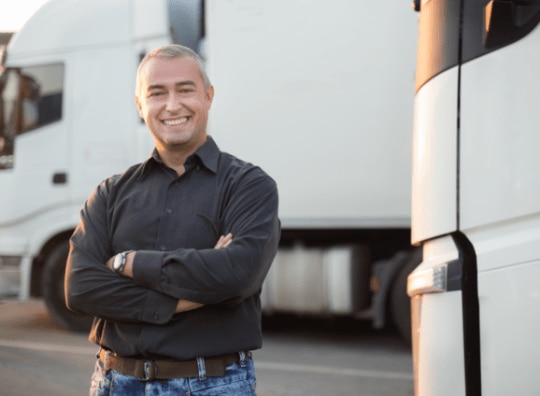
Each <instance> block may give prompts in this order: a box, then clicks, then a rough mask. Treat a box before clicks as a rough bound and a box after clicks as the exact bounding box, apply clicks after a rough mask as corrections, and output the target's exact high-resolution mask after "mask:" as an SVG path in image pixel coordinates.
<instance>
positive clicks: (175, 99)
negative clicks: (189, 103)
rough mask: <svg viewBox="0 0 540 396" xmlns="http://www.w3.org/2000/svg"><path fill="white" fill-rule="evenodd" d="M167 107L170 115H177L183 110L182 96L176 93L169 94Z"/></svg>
mask: <svg viewBox="0 0 540 396" xmlns="http://www.w3.org/2000/svg"><path fill="white" fill-rule="evenodd" d="M165 105H166V110H167V111H168V112H170V113H175V112H177V111H179V110H180V109H182V99H181V96H180V95H179V94H177V93H176V92H173V93H171V94H169V96H168V98H167V103H166V104H165Z"/></svg>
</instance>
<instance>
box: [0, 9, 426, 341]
mask: <svg viewBox="0 0 540 396" xmlns="http://www.w3.org/2000/svg"><path fill="white" fill-rule="evenodd" d="M407 9H408V5H407V4H405V3H404V2H403V1H402V0H392V1H385V2H369V3H364V2H358V1H356V0H338V1H333V2H328V1H312V2H305V1H300V0H294V1H292V0H279V1H276V0H249V1H247V0H245V1H242V0H231V1H223V0H207V1H180V0H177V1H165V0H160V1H156V0H94V1H92V2H89V1H76V0H52V1H50V2H48V3H46V4H45V6H44V7H43V8H41V9H40V10H39V11H38V12H36V13H35V15H34V16H33V17H32V18H31V19H30V20H29V21H28V22H27V24H26V25H25V26H24V27H23V28H22V29H21V30H20V31H19V32H18V33H17V34H16V35H15V36H14V38H13V39H12V41H11V42H10V45H9V47H8V48H7V51H6V53H7V57H6V59H5V62H4V65H3V66H4V71H3V74H2V77H1V79H0V100H1V103H0V121H1V122H0V139H1V141H2V147H1V149H0V164H1V165H0V167H1V168H2V169H0V189H1V191H2V194H1V195H0V256H1V262H0V274H2V273H3V282H4V283H3V291H4V292H7V293H14V294H16V295H18V296H19V297H20V298H28V297H30V296H41V295H43V297H44V299H45V301H46V304H47V306H48V308H49V310H50V313H51V315H52V317H53V318H54V319H55V320H56V321H57V322H58V323H60V324H61V325H62V326H65V327H67V328H70V329H81V328H85V327H86V326H87V322H88V318H85V317H77V316H75V315H74V314H73V313H71V312H69V311H68V310H67V309H66V308H65V304H64V300H63V272H64V265H65V257H66V254H67V250H68V239H69V237H70V235H71V233H72V231H73V229H74V227H75V225H76V224H77V222H78V215H79V210H80V208H81V206H82V204H83V202H84V200H85V199H86V198H87V197H88V195H89V193H90V192H91V190H92V189H93V188H94V186H95V185H96V184H97V183H99V182H100V181H101V180H102V179H103V178H105V177H107V176H109V175H111V174H114V173H119V172H121V171H122V170H123V169H125V168H126V167H127V166H129V165H131V164H133V163H136V162H140V161H142V160H144V159H145V158H146V157H147V156H148V155H149V153H150V151H151V148H152V144H151V139H150V136H149V133H148V132H147V131H146V128H145V126H144V124H143V123H142V122H141V120H140V119H139V117H138V115H137V111H136V107H135V102H134V81H135V71H136V67H137V65H138V62H139V60H140V59H141V57H142V56H143V55H144V54H145V53H146V52H148V51H149V50H151V49H152V48H154V47H156V46H157V45H161V44H166V43H170V42H175V43H179V44H183V45H187V46H189V47H191V48H193V49H195V50H197V51H199V53H201V54H202V55H203V56H204V57H205V59H206V62H207V65H208V72H209V75H210V78H211V80H212V82H213V84H214V86H215V89H216V96H215V100H214V103H213V108H212V110H211V115H210V117H211V118H210V125H209V132H210V133H211V134H212V135H213V136H214V138H215V139H216V141H217V143H218V144H219V146H220V147H221V148H222V149H223V150H225V151H230V152H233V153H234V154H236V155H238V156H239V157H241V158H243V159H246V160H248V161H251V162H253V163H256V164H258V165H260V166H261V167H262V168H263V169H265V170H266V171H267V172H268V173H269V174H270V175H272V176H273V177H274V178H275V179H276V181H277V183H278V186H279V190H280V218H281V220H282V225H283V233H282V239H281V247H280V250H279V253H278V256H277V258H276V261H275V262H274V264H273V266H272V270H271V272H270V274H269V275H268V278H267V280H266V282H265V286H264V288H263V293H262V299H263V306H264V310H265V312H267V313H272V312H288V313H293V314H295V313H296V314H304V315H325V316H326V315H328V316H340V315H347V316H354V317H358V318H366V319H371V320H372V321H373V324H374V326H376V327H382V326H384V325H385V324H386V323H389V322H390V320H389V319H388V313H389V310H390V313H391V316H392V319H393V321H394V322H395V323H396V324H397V326H398V328H399V329H401V331H402V332H403V334H404V336H405V337H410V316H409V312H410V305H409V300H408V298H407V295H406V277H407V275H408V273H409V272H410V271H411V270H412V269H413V268H414V267H415V266H416V265H417V264H418V263H419V262H420V256H419V254H420V253H421V252H420V250H419V249H413V250H411V246H410V180H411V171H410V168H411V149H412V144H411V139H412V126H413V117H412V113H413V99H414V67H415V66H414V54H415V46H416V28H417V27H416V24H417V18H416V15H415V14H414V13H410V12H408V10H407ZM0 279H2V277H1V276H0Z"/></svg>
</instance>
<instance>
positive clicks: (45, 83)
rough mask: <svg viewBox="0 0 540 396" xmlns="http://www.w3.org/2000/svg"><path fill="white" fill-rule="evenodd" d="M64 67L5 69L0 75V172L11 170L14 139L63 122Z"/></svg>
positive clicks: (46, 66) (45, 66) (47, 66)
mask: <svg viewBox="0 0 540 396" xmlns="http://www.w3.org/2000/svg"><path fill="white" fill-rule="evenodd" d="M63 75H64V67H63V65H57V64H56V65H44V66H32V67H27V68H6V69H4V70H3V72H2V74H1V75H0V169H10V168H13V164H14V153H15V143H16V138H17V136H19V135H21V134H23V133H27V132H30V131H33V130H36V129H37V128H38V127H41V126H44V125H47V124H49V123H51V122H55V121H59V120H60V119H61V118H62V92H63Z"/></svg>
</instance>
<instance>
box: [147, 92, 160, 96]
mask: <svg viewBox="0 0 540 396" xmlns="http://www.w3.org/2000/svg"><path fill="white" fill-rule="evenodd" d="M161 95H163V92H161V91H154V92H150V93H149V94H148V97H152V96H161Z"/></svg>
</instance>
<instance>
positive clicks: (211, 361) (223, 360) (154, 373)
mask: <svg viewBox="0 0 540 396" xmlns="http://www.w3.org/2000/svg"><path fill="white" fill-rule="evenodd" d="M245 358H246V359H248V358H251V353H250V352H246V353H245ZM201 360H202V361H203V362H204V368H205V376H206V377H223V376H224V375H225V367H227V366H228V365H230V364H232V363H239V362H240V354H239V353H231V354H228V355H220V356H213V357H209V358H199V359H193V360H184V361H179V360H145V359H134V358H126V357H120V356H116V355H113V354H112V353H111V352H110V351H108V350H106V349H101V350H100V352H99V361H100V362H101V364H102V366H103V370H105V371H109V370H115V371H118V372H119V373H121V374H124V375H130V376H132V377H135V378H137V379H139V380H141V381H153V380H165V379H171V378H190V377H198V376H199V375H200V361H201Z"/></svg>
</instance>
